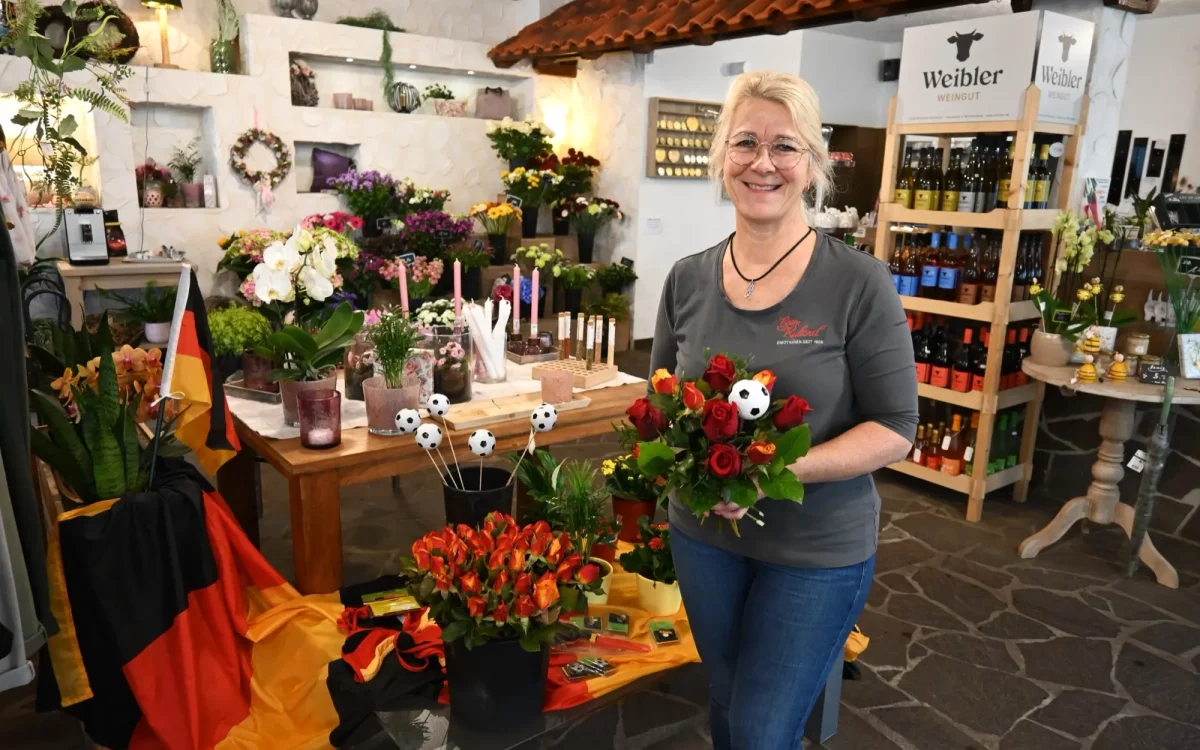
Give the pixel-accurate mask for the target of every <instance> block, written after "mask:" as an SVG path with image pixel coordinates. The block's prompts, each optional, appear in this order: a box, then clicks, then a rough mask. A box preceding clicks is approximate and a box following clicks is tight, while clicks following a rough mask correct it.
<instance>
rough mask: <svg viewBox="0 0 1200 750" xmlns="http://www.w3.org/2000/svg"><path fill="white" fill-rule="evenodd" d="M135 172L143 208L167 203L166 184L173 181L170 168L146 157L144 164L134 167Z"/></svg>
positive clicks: (161, 205) (157, 206)
mask: <svg viewBox="0 0 1200 750" xmlns="http://www.w3.org/2000/svg"><path fill="white" fill-rule="evenodd" d="M133 173H134V179H135V181H136V183H137V191H138V200H139V203H140V205H141V206H142V208H162V207H163V206H165V205H166V204H167V199H166V192H165V191H166V187H165V186H166V183H168V182H170V181H171V173H170V172H169V171H168V170H166V169H162V168H160V167H159V166H158V163H157V162H155V161H154V159H146V162H145V163H144V164H141V165H139V166H137V167H135V168H134V170H133Z"/></svg>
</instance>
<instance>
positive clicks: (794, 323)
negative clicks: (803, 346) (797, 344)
mask: <svg viewBox="0 0 1200 750" xmlns="http://www.w3.org/2000/svg"><path fill="white" fill-rule="evenodd" d="M828 327H829V326H828V324H825V323H822V324H821V325H819V326H817V327H816V328H809V327H808V326H806V325H804V321H802V320H797V319H796V318H793V317H790V316H788V315H784V316H782V317H780V318H779V325H777V326H775V330H776V331H779V332H780V333H782V334H783V335H784V336H786V337H788V338H789V339H812V338H816V337H817V336H820V335H821V332H822V331H824V330H825V329H826V328H828Z"/></svg>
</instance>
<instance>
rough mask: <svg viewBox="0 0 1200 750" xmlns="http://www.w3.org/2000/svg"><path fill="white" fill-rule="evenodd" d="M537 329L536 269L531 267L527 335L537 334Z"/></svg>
mask: <svg viewBox="0 0 1200 750" xmlns="http://www.w3.org/2000/svg"><path fill="white" fill-rule="evenodd" d="M537 330H538V270H537V269H536V268H535V269H533V287H532V289H531V294H530V295H529V335H530V336H537Z"/></svg>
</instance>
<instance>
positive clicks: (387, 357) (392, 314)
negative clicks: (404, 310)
mask: <svg viewBox="0 0 1200 750" xmlns="http://www.w3.org/2000/svg"><path fill="white" fill-rule="evenodd" d="M367 335H368V336H369V337H370V339H371V345H372V346H373V347H374V348H375V361H376V362H377V363H378V364H379V369H381V370H383V377H384V380H386V381H387V387H388V388H403V387H404V365H405V364H406V363H407V362H408V360H410V359H412V356H413V349H414V348H415V347H416V345H417V344H418V343H419V342H421V341H423V340H424V336H422V335H421V333H420V331H418V330H417V326H416V325H415V324H414V323H413V322H411V321H410V320H409V319H408V318H406V317H404V316H403V315H402V314H400V312H399V310H388V311H386V312H384V313H383V314H382V315H380V316H379V322H377V323H376V324H375V325H373V326H371V327H370V328H369V329H368V333H367Z"/></svg>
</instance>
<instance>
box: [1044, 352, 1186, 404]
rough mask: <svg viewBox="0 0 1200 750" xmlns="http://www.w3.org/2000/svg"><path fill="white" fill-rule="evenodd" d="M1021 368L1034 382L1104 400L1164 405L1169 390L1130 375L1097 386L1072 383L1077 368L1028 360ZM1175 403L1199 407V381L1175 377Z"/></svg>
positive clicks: (1100, 380) (1097, 383)
mask: <svg viewBox="0 0 1200 750" xmlns="http://www.w3.org/2000/svg"><path fill="white" fill-rule="evenodd" d="M1021 369H1022V370H1024V371H1025V374H1026V375H1028V376H1029V377H1031V378H1033V379H1034V380H1041V381H1042V382H1044V383H1047V384H1049V385H1061V386H1066V387H1067V388H1070V389H1072V390H1075V391H1079V392H1080V393H1090V394H1092V395H1094V396H1103V397H1105V398H1118V399H1122V400H1124V401H1142V402H1145V403H1152V404H1161V403H1162V400H1163V394H1164V392H1165V391H1166V387H1165V386H1161V385H1149V384H1147V383H1139V382H1138V379H1137V377H1136V376H1130V377H1129V378H1128V379H1127V380H1124V381H1121V382H1115V381H1112V380H1104V379H1103V378H1101V379H1099V380H1097V381H1096V382H1095V383H1072V382H1071V379H1072V378H1074V377H1075V371H1076V370H1077V369H1079V368H1078V367H1077V366H1076V365H1068V366H1066V367H1046V366H1045V365H1035V364H1034V363H1033V362H1032V361H1030V360H1029V359H1026V360H1025V361H1024V362H1022V363H1021ZM1172 403H1175V404H1184V405H1188V404H1200V380H1185V379H1183V378H1176V379H1175V396H1174V398H1173V399H1172Z"/></svg>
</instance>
